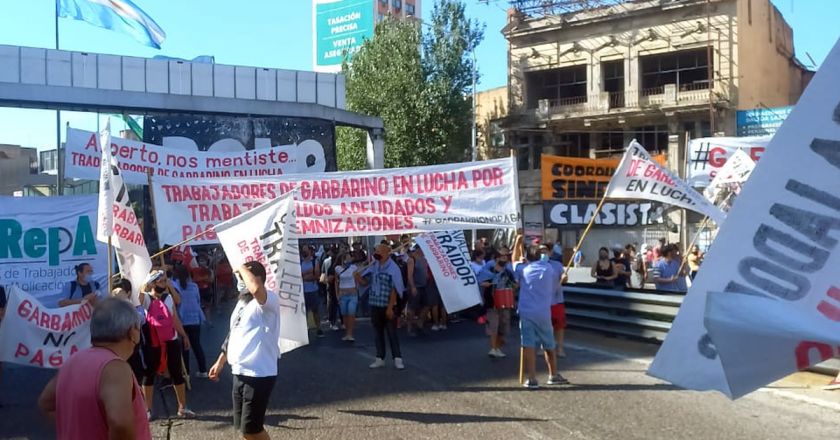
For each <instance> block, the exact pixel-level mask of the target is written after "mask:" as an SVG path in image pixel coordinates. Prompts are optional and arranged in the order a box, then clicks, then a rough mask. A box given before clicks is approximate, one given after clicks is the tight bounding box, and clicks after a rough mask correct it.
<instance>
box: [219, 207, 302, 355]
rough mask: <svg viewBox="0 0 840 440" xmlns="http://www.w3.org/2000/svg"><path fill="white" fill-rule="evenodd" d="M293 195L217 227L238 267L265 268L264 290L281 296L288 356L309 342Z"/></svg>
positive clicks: (283, 343)
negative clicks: (251, 264)
mask: <svg viewBox="0 0 840 440" xmlns="http://www.w3.org/2000/svg"><path fill="white" fill-rule="evenodd" d="M294 229H295V224H294V200H293V198H292V193H290V194H287V195H286V196H283V197H278V198H276V199H274V200H272V201H270V202H268V203H266V204H264V205H262V206H260V207H259V208H256V209H254V210H251V211H248V212H246V213H244V214H242V215H240V216H238V217H236V218H234V219H231V220H229V221H227V222H224V223H222V224H220V225H218V226H217V232H218V234H219V240H220V241H221V243H222V247H223V248H224V250H225V255H227V257H228V260H229V261H230V264H231V267H234V268H238V267H240V266H242V265H243V264H245V263H246V262H249V261H258V262H259V263H260V264H262V265H263V267H265V270H266V280H265V288H266V289H268V290H269V291H270V292H269V295H279V296H280V315H279V316H277V319H278V320H280V323H281V325H280V341H278V345H279V346H280V350H281V352H283V353H285V352H288V351H291V350H294V349H295V348H298V347H302V346H304V345H306V344H308V343H309V335H308V334H307V326H306V309H305V308H304V301H303V277H302V276H301V273H300V251H299V249H300V248H299V246H298V239H297V236H296V235H295V233H294Z"/></svg>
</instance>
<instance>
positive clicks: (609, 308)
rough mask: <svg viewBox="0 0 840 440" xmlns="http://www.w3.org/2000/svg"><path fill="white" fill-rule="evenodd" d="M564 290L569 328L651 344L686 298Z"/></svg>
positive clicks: (830, 368) (826, 368) (839, 366)
mask: <svg viewBox="0 0 840 440" xmlns="http://www.w3.org/2000/svg"><path fill="white" fill-rule="evenodd" d="M563 293H564V296H565V303H566V321H567V323H568V325H569V327H574V328H579V329H583V330H587V331H596V332H598V333H603V334H607V335H611V336H623V337H627V336H629V337H632V338H637V339H644V340H646V341H649V342H654V343H661V342H662V341H664V340H665V337H666V336H667V335H668V331H669V330H671V324H672V323H673V322H674V318H676V316H677V312H679V310H680V306H681V305H682V303H683V299H684V298H685V294H684V293H679V292H676V293H675V292H662V291H657V290H640V289H630V290H626V291H619V290H613V289H606V288H603V287H598V286H595V285H593V284H585V283H580V284H567V285H565V286H563ZM809 370H810V371H814V372H818V373H822V374H830V375H837V374H838V372H840V359H830V360H828V361H826V362H823V363H820V364H818V365H815V366H814V367H812V368H810V369H809Z"/></svg>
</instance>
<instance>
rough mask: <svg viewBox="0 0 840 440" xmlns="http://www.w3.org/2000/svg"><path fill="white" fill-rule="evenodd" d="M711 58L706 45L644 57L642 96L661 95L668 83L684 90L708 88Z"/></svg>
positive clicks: (642, 61)
mask: <svg viewBox="0 0 840 440" xmlns="http://www.w3.org/2000/svg"><path fill="white" fill-rule="evenodd" d="M708 59H709V57H708V52H707V50H706V49H695V50H685V51H680V52H671V53H666V54H661V55H649V56H646V57H642V58H641V60H640V61H639V63H640V64H641V71H642V73H641V76H642V91H641V93H642V96H649V95H661V94H663V93H665V85H666V84H675V85H676V86H677V90H678V91H680V92H687V91H691V90H703V89H708V88H709V63H708Z"/></svg>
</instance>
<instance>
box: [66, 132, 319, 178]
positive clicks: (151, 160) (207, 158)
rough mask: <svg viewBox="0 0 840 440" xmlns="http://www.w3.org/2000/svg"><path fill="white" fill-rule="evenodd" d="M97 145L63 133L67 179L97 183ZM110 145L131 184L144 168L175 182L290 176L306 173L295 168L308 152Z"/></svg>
mask: <svg viewBox="0 0 840 440" xmlns="http://www.w3.org/2000/svg"><path fill="white" fill-rule="evenodd" d="M99 141H100V140H99V136H98V135H97V134H96V133H94V132H90V131H84V130H76V129H73V128H68V129H67V143H66V144H65V149H66V157H67V159H66V160H65V162H64V172H65V173H66V175H67V177H73V178H76V179H88V180H97V179H99V164H100V153H99V149H100V144H99ZM111 142H112V143H111V155H112V156H113V157H114V158H115V159H116V160H117V161H118V162H119V164H120V170H121V171H122V175H123V177H124V179H125V182H126V183H131V184H135V185H145V184H147V183H148V174H147V173H148V172H147V170H149V169H151V170H153V171H154V175H155V176H161V177H171V178H175V179H199V178H213V177H220V178H240V179H243V180H248V178H251V177H257V176H263V177H269V176H280V175H283V174H295V173H298V172H304V171H306V170H307V169H308V168H307V167H306V166H305V165H304V166H299V165H298V164H305V163H306V156H305V155H306V154H308V153H307V152H308V151H309V149H307V148H298V146H296V145H284V146H279V147H273V148H260V149H256V150H244V151H238V152H234V153H229V152H224V153H222V152H219V153H210V152H201V151H189V150H182V149H175V148H166V147H162V146H160V145H153V144H147V143H145V142H140V141H133V140H130V139H122V138H118V137H112V138H111ZM307 142H314V141H307ZM301 146H303V144H301ZM298 156H302V157H298ZM322 160H323V159H322ZM321 169H322V170H323V169H324V168H323V167H321Z"/></svg>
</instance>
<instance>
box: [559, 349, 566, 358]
mask: <svg viewBox="0 0 840 440" xmlns="http://www.w3.org/2000/svg"><path fill="white" fill-rule="evenodd" d="M557 357H559V358H560V359H566V352H565V351H558V352H557Z"/></svg>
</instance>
